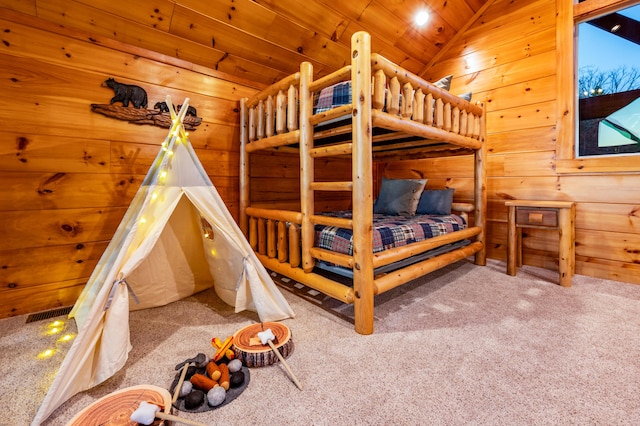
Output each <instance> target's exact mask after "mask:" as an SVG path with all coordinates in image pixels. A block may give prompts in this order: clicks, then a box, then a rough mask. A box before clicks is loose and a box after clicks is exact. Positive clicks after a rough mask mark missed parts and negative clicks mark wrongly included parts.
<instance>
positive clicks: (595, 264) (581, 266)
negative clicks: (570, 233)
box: [576, 256, 640, 284]
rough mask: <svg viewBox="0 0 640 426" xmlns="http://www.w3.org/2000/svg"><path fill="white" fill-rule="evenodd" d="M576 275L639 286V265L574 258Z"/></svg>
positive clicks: (589, 258)
mask: <svg viewBox="0 0 640 426" xmlns="http://www.w3.org/2000/svg"><path fill="white" fill-rule="evenodd" d="M576 273H577V274H581V275H588V276H590V277H598V278H604V279H608V280H618V281H623V282H625V283H632V284H640V265H638V264H637V263H626V262H615V261H611V260H606V259H599V258H595V257H588V258H585V257H582V256H576Z"/></svg>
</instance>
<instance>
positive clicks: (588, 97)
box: [576, 5, 640, 157]
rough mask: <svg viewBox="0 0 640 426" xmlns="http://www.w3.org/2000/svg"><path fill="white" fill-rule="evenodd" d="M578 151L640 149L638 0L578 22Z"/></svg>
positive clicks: (582, 153) (605, 152) (598, 152)
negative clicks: (625, 6) (629, 5)
mask: <svg viewBox="0 0 640 426" xmlns="http://www.w3.org/2000/svg"><path fill="white" fill-rule="evenodd" d="M577 37H578V43H577V46H578V55H577V57H578V61H577V62H578V63H577V78H578V81H577V84H576V87H577V90H578V93H577V98H578V120H576V124H577V129H576V130H577V134H578V141H577V145H578V147H577V148H578V149H577V152H578V155H579V156H580V157H585V156H593V155H611V154H632V153H638V152H640V5H637V6H632V7H628V8H625V9H621V10H619V11H617V12H614V13H609V14H607V15H604V16H600V17H597V18H592V19H590V20H588V21H585V22H582V23H580V24H578V28H577Z"/></svg>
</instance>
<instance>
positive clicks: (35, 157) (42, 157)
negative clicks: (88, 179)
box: [0, 132, 111, 173]
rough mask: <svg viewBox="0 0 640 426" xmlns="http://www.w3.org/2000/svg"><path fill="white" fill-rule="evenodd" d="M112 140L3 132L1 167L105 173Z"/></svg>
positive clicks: (16, 169) (26, 170)
mask: <svg viewBox="0 0 640 426" xmlns="http://www.w3.org/2000/svg"><path fill="white" fill-rule="evenodd" d="M110 164H111V162H110V156H109V142H108V141H104V140H95V139H87V138H82V137H78V138H76V137H69V136H66V137H60V136H45V135H37V134H30V133H12V132H0V170H3V171H24V172H35V171H39V172H63V173H73V172H76V173H77V172H84V173H105V172H107V171H108V170H109V167H110Z"/></svg>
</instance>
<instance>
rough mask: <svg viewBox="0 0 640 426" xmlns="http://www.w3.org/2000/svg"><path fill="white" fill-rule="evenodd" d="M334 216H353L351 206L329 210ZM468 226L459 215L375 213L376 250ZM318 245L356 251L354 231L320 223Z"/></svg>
mask: <svg viewBox="0 0 640 426" xmlns="http://www.w3.org/2000/svg"><path fill="white" fill-rule="evenodd" d="M325 214H327V215H330V216H336V217H342V218H349V219H350V218H351V210H343V211H338V212H331V213H325ZM466 227H467V224H466V222H465V221H464V219H463V218H462V217H460V216H458V215H443V216H440V215H416V216H387V215H381V214H374V215H373V252H374V253H378V252H381V251H383V250H387V249H390V248H394V247H400V246H404V245H407V244H411V243H415V242H418V241H422V240H426V239H427V238H432V237H437V236H439V235H444V234H447V233H449V232H455V231H459V230H461V229H465V228H466ZM315 232H316V244H315V245H316V246H317V247H320V248H323V249H327V250H331V251H335V252H338V253H344V254H348V255H353V235H352V231H351V230H350V229H344V228H337V227H335V226H324V225H316V226H315Z"/></svg>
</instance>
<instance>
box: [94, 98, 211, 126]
mask: <svg viewBox="0 0 640 426" xmlns="http://www.w3.org/2000/svg"><path fill="white" fill-rule="evenodd" d="M91 111H93V112H97V113H98V114H102V115H106V116H107V117H111V118H116V119H118V120H124V121H128V122H129V123H132V124H150V125H152V126H158V127H164V128H166V129H168V128H169V127H171V115H170V114H169V113H168V112H162V111H160V110H158V109H137V108H132V107H123V106H119V105H112V104H91ZM183 123H184V128H185V129H186V130H196V127H197V126H199V125H200V123H202V118H201V117H194V116H192V115H187V116H185V117H184V120H183Z"/></svg>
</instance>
